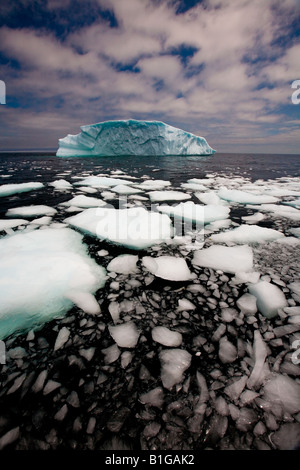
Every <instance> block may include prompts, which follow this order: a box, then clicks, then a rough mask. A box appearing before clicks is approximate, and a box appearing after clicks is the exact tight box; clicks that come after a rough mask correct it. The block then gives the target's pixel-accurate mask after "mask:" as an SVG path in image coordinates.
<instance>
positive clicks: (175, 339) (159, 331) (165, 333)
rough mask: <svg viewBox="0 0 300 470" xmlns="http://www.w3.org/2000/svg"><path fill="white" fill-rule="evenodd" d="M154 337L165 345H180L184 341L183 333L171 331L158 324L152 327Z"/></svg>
mask: <svg viewBox="0 0 300 470" xmlns="http://www.w3.org/2000/svg"><path fill="white" fill-rule="evenodd" d="M151 334H152V339H153V340H154V341H156V342H157V343H160V344H163V345H164V346H172V347H173V348H175V347H178V346H180V345H181V343H182V334H181V333H178V332H177V331H171V330H169V328H166V327H164V326H156V327H154V328H153V329H152V333H151Z"/></svg>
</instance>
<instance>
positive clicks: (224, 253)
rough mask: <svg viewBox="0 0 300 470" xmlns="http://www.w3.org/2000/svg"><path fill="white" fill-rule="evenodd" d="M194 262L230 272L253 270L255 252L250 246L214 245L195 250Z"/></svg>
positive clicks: (197, 264)
mask: <svg viewBox="0 0 300 470" xmlns="http://www.w3.org/2000/svg"><path fill="white" fill-rule="evenodd" d="M192 263H193V264H194V265H196V266H202V267H207V268H212V269H220V270H222V271H224V272H228V273H234V274H235V273H238V272H247V271H252V269H253V252H252V249H251V247H250V246H248V245H241V246H232V247H227V246H221V245H216V246H215V245H213V246H210V247H209V248H205V249H203V250H199V251H195V252H194V258H193V261H192Z"/></svg>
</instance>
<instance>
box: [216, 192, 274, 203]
mask: <svg viewBox="0 0 300 470" xmlns="http://www.w3.org/2000/svg"><path fill="white" fill-rule="evenodd" d="M218 196H219V197H220V198H221V199H225V201H229V202H237V203H239V204H269V203H274V202H278V200H279V199H278V198H276V197H274V196H267V195H263V194H255V193H249V192H247V191H242V190H239V189H227V188H222V189H220V190H219V191H218Z"/></svg>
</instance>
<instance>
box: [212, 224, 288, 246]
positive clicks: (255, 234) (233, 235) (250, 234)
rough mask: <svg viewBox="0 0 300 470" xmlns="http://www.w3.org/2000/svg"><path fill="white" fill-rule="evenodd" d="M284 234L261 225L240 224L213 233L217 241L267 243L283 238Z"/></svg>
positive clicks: (214, 239)
mask: <svg viewBox="0 0 300 470" xmlns="http://www.w3.org/2000/svg"><path fill="white" fill-rule="evenodd" d="M283 237H284V234H283V233H281V232H278V231H277V230H273V229H271V228H266V227H260V226H259V225H240V226H239V227H237V228H234V229H232V230H228V231H227V232H222V233H218V234H215V235H211V237H210V238H211V239H212V241H213V242H215V243H227V242H231V243H266V242H271V241H274V240H277V239H278V238H283Z"/></svg>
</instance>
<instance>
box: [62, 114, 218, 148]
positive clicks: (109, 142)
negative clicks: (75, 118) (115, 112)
mask: <svg viewBox="0 0 300 470" xmlns="http://www.w3.org/2000/svg"><path fill="white" fill-rule="evenodd" d="M80 129H81V132H80V133H79V134H77V135H70V134H68V135H67V136H66V137H64V138H62V139H59V141H58V142H59V148H58V150H57V152H56V155H57V156H58V157H83V156H89V157H90V156H99V157H104V156H107V157H112V156H115V155H118V156H124V155H127V156H128V155H212V154H213V153H215V150H213V149H212V148H211V147H210V146H209V145H208V143H207V141H206V140H205V139H204V138H203V137H199V136H196V135H194V134H191V133H189V132H185V131H183V130H182V129H178V128H176V127H172V126H169V125H168V124H165V123H164V122H160V121H137V120H134V119H128V120H121V121H105V122H99V123H97V124H90V125H85V126H81V127H80Z"/></svg>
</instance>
